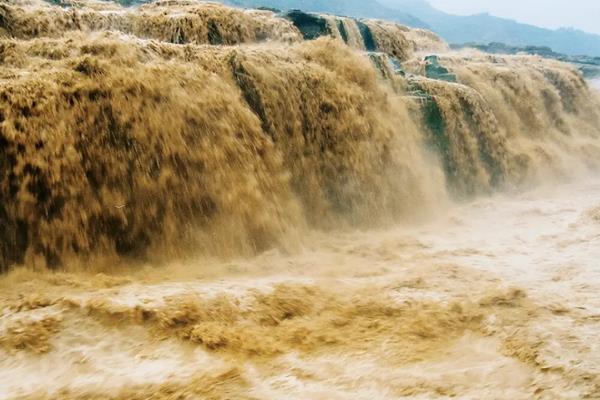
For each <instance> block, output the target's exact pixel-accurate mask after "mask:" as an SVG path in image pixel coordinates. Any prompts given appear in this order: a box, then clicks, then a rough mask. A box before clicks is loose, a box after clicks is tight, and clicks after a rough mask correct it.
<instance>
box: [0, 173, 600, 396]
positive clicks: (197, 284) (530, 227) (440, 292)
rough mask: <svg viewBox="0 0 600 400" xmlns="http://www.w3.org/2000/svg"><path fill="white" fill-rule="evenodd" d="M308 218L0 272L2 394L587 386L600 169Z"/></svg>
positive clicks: (567, 390) (501, 392) (597, 283)
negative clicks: (136, 268) (215, 238)
mask: <svg viewBox="0 0 600 400" xmlns="http://www.w3.org/2000/svg"><path fill="white" fill-rule="evenodd" d="M312 235H313V237H311V238H309V240H308V243H309V244H307V245H306V248H305V249H303V250H302V251H299V252H298V253H293V254H284V253H281V252H278V251H273V252H268V253H265V254H263V255H261V256H258V257H255V258H251V259H244V260H237V261H231V262H227V263H225V264H224V263H219V262H214V261H213V262H211V261H208V260H205V259H202V260H188V261H185V262H181V263H179V264H177V265H170V266H167V267H163V268H161V269H158V270H157V269H153V268H150V267H148V268H147V269H145V270H144V271H143V272H136V273H131V274H129V275H127V274H122V275H117V276H105V275H97V276H86V275H81V274H66V273H61V274H49V273H46V274H41V273H36V274H33V273H31V275H27V273H26V272H24V271H17V272H15V273H13V274H9V276H7V277H5V278H3V280H2V281H1V282H2V285H3V289H4V290H5V291H6V293H7V296H5V298H4V299H3V305H4V307H3V309H4V312H3V315H2V318H1V319H0V328H1V329H2V330H3V331H4V332H5V339H4V340H5V341H6V342H9V343H13V342H14V341H16V342H17V344H20V345H21V346H23V347H28V348H29V349H30V351H29V352H26V353H25V354H24V353H22V352H18V353H11V352H6V353H5V354H3V355H2V357H0V397H1V398H11V397H12V396H16V395H22V396H24V398H53V397H52V396H57V393H59V391H60V390H62V392H60V393H61V398H83V397H84V396H92V395H94V396H101V395H102V394H104V395H106V396H109V395H110V398H143V396H146V395H147V396H149V395H150V394H152V395H153V396H154V397H152V398H170V397H168V396H169V393H177V394H179V395H182V396H184V395H187V396H192V397H191V398H194V397H193V396H208V397H210V396H213V397H210V398H242V399H251V398H252V399H255V398H259V399H262V398H277V399H297V398H311V399H349V398H352V399H374V398H376V399H397V398H399V397H402V396H405V397H406V398H430V399H431V398H446V397H447V396H453V395H460V396H463V397H468V398H495V399H514V398H532V397H535V396H540V397H541V398H583V397H585V396H589V395H593V393H596V394H597V393H598V392H597V388H598V387H599V386H598V385H599V384H600V381H599V378H598V377H599V376H600V342H598V340H597V338H598V337H599V335H600V319H599V316H600V263H599V262H598V260H600V181H599V180H597V179H592V180H584V181H579V182H577V183H571V184H560V185H551V186H546V187H540V188H538V189H535V190H532V191H528V192H523V193H515V194H512V195H496V196H493V197H488V198H482V199H479V200H475V201H472V202H469V203H467V204H463V205H458V206H451V207H448V208H441V209H440V210H439V215H438V217H437V218H436V221H435V222H431V223H427V224H422V225H418V226H412V227H403V228H396V229H388V230H383V231H375V232H374V231H369V232H347V233H338V234H334V235H331V234H329V235H320V234H316V233H315V234H312ZM194 271H195V272H194ZM25 293H27V294H25ZM182 339H183V340H182ZM11 341H13V342H11ZM13 344H14V343H13ZM0 348H2V347H1V346H0ZM0 351H2V350H0ZM34 381H35V382H36V385H31V384H29V383H30V382H34ZM42 387H43V388H44V391H45V394H44V395H42V394H40V393H42V392H38V389H39V388H42ZM134 395H137V396H142V397H134ZM44 396H47V397H44ZM227 396H232V397H227ZM85 398H100V397H85Z"/></svg>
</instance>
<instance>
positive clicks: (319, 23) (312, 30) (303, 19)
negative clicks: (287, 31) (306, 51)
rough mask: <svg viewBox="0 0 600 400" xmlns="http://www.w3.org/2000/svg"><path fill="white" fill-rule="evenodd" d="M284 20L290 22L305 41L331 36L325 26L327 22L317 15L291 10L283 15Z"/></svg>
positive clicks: (327, 27)
mask: <svg viewBox="0 0 600 400" xmlns="http://www.w3.org/2000/svg"><path fill="white" fill-rule="evenodd" d="M285 18H287V19H289V20H290V21H292V23H293V24H294V26H295V27H296V28H298V30H299V31H300V32H301V33H302V37H304V39H306V40H312V39H316V38H318V37H321V36H327V35H331V29H330V28H329V25H328V24H327V20H325V18H323V17H321V16H319V15H316V14H309V13H305V12H303V11H300V10H291V11H289V12H287V13H286V14H285Z"/></svg>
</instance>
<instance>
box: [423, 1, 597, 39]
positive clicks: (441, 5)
mask: <svg viewBox="0 0 600 400" xmlns="http://www.w3.org/2000/svg"><path fill="white" fill-rule="evenodd" d="M429 3H431V5H433V6H434V7H436V8H438V9H439V10H442V11H446V12H449V13H452V14H458V15H470V14H477V13H482V12H489V13H490V14H492V15H495V16H498V17H505V18H510V19H514V20H517V21H519V22H525V23H528V24H533V25H537V26H541V27H545V28H553V29H554V28H560V27H574V28H578V29H581V30H584V31H587V32H591V33H597V34H600V0H429Z"/></svg>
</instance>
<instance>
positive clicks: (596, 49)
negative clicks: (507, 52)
mask: <svg viewBox="0 0 600 400" xmlns="http://www.w3.org/2000/svg"><path fill="white" fill-rule="evenodd" d="M379 2H380V3H381V4H383V5H385V6H387V7H390V8H395V9H398V10H402V12H406V13H408V14H411V15H414V16H415V17H417V18H419V19H421V20H423V21H425V22H426V23H427V24H428V25H429V26H430V27H431V29H433V30H434V31H435V32H436V33H438V34H440V35H441V36H442V37H443V38H444V39H446V40H447V41H448V42H450V43H467V42H477V43H489V42H502V43H506V44H509V45H512V46H526V45H534V46H547V47H551V48H552V49H554V50H555V51H557V52H560V53H565V54H568V55H580V54H587V55H590V56H600V36H599V35H594V34H589V33H586V32H583V31H580V30H576V29H570V28H561V29H558V30H551V29H544V28H539V27H536V26H533V25H528V24H522V23H518V22H516V21H513V20H510V19H505V18H498V17H495V16H493V15H489V14H477V15H471V16H458V15H452V14H447V13H445V12H442V11H440V10H437V9H436V8H434V7H432V6H431V5H430V4H429V3H428V2H427V1H425V0H379Z"/></svg>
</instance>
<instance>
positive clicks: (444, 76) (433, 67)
mask: <svg viewBox="0 0 600 400" xmlns="http://www.w3.org/2000/svg"><path fill="white" fill-rule="evenodd" d="M425 75H426V76H427V77H428V78H431V79H437V80H440V81H446V82H456V75H454V74H452V73H451V72H450V70H448V68H445V67H443V66H442V65H441V64H440V60H439V57H438V56H427V57H425Z"/></svg>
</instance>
